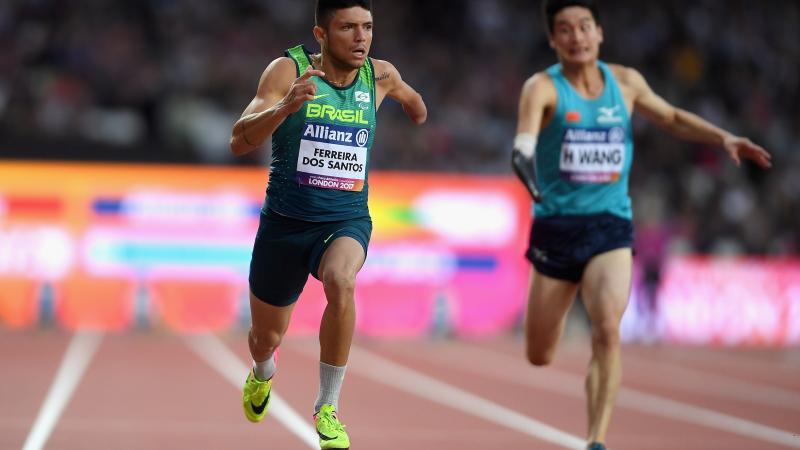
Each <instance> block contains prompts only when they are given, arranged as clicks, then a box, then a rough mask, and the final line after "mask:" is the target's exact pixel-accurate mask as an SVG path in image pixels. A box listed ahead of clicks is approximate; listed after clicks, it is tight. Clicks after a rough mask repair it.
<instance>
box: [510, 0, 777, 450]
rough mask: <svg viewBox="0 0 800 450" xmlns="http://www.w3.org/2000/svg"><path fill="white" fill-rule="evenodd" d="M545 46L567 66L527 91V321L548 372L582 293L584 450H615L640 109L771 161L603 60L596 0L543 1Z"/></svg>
mask: <svg viewBox="0 0 800 450" xmlns="http://www.w3.org/2000/svg"><path fill="white" fill-rule="evenodd" d="M542 6H543V12H544V17H545V18H546V26H547V38H548V40H549V43H550V47H552V48H553V49H554V50H555V52H556V55H557V56H558V60H559V64H557V65H555V66H552V67H550V68H548V69H547V70H545V71H542V72H539V73H537V74H535V75H534V76H532V77H531V78H530V79H528V80H527V81H526V82H525V85H524V86H523V88H522V94H521V96H520V100H519V121H518V124H517V135H516V137H515V138H514V150H513V152H512V167H513V169H514V172H515V173H516V175H517V176H518V177H519V178H520V180H521V181H522V182H523V185H524V186H525V187H526V188H527V189H528V191H529V192H530V194H531V196H532V197H533V199H534V201H535V206H534V218H533V224H532V226H531V236H530V246H529V248H528V252H527V255H526V256H527V257H528V259H529V260H530V261H531V263H532V264H533V269H534V270H533V271H532V272H531V273H532V275H531V282H530V290H529V292H528V307H527V311H526V314H525V317H526V322H525V346H526V353H527V357H528V360H529V361H530V362H531V364H534V365H537V366H542V365H547V364H549V363H550V362H551V361H552V360H553V357H554V355H555V351H556V347H557V345H558V342H559V340H560V338H561V334H562V332H563V330H564V324H565V321H566V316H567V312H568V311H569V310H570V307H571V305H572V303H573V301H574V299H575V296H576V294H577V292H578V290H579V289H580V292H581V299H582V300H583V304H584V306H585V308H586V313H587V315H588V317H589V322H590V324H591V340H592V343H591V348H592V357H591V360H590V362H589V368H588V371H587V378H586V394H587V406H588V408H587V409H588V418H589V429H588V432H587V435H586V436H587V443H586V449H587V450H606V447H605V442H606V432H607V431H608V425H609V423H610V420H611V414H612V411H613V408H614V401H615V398H616V393H617V390H618V389H619V386H620V379H621V371H622V362H621V359H620V355H621V346H620V330H619V324H620V322H621V320H622V315H623V313H624V311H625V308H626V306H627V303H628V295H629V292H630V286H631V278H632V270H633V252H632V247H633V223H632V221H631V217H632V213H631V200H630V198H629V196H628V174H629V173H630V168H631V163H632V162H633V143H632V139H631V126H630V118H629V116H630V114H632V113H634V111H638V112H642V113H643V115H644V116H645V117H646V118H647V119H650V120H651V121H653V122H655V123H656V124H658V125H659V126H661V127H662V128H664V129H665V130H667V131H668V132H671V133H672V134H675V135H677V136H678V137H681V138H684V139H691V140H695V141H699V142H704V143H707V144H714V145H718V146H721V147H723V148H724V149H725V151H726V152H727V153H728V155H729V156H730V157H731V158H732V159H733V160H734V161H735V162H736V163H737V164H738V163H739V162H740V160H741V158H749V159H752V160H754V161H755V162H756V163H758V164H759V165H761V166H762V167H769V165H770V156H769V154H768V153H767V152H766V151H764V149H763V148H761V147H759V146H758V145H755V144H753V143H752V142H751V141H750V140H749V139H747V138H744V137H738V136H734V135H732V134H731V133H729V132H727V131H725V130H722V129H720V128H718V127H716V126H714V125H712V124H710V123H709V122H707V121H706V120H704V119H702V118H700V117H698V116H696V115H694V114H692V113H690V112H688V111H685V110H682V109H679V108H676V107H674V106H672V105H670V104H669V103H667V102H666V101H665V100H664V99H663V98H661V97H659V96H658V95H657V94H655V93H654V92H653V91H652V90H651V89H650V87H649V86H648V84H647V82H646V81H645V79H644V78H643V77H642V75H641V74H639V72H637V71H636V70H634V69H632V68H629V67H623V66H620V65H615V64H605V63H603V62H602V61H600V60H599V49H600V44H601V43H602V42H603V39H604V34H603V29H602V28H601V27H600V24H599V23H598V17H599V8H598V6H597V3H596V2H595V1H594V0H545V1H544V3H543V5H542Z"/></svg>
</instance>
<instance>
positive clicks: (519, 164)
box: [511, 149, 543, 202]
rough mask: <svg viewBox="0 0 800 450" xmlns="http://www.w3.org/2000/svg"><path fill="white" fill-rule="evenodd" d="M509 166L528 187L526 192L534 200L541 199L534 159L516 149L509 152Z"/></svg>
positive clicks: (538, 200)
mask: <svg viewBox="0 0 800 450" xmlns="http://www.w3.org/2000/svg"><path fill="white" fill-rule="evenodd" d="M511 167H512V168H513V169H514V173H515V174H516V175H517V177H518V178H519V179H520V181H522V184H524V185H525V188H526V189H528V192H529V193H530V194H531V197H533V200H534V201H536V202H541V201H542V198H543V197H542V193H541V192H540V191H539V186H538V185H537V184H536V161H534V159H533V158H529V157H527V156H525V155H523V154H522V152H520V151H519V150H517V149H514V151H513V152H512V153H511Z"/></svg>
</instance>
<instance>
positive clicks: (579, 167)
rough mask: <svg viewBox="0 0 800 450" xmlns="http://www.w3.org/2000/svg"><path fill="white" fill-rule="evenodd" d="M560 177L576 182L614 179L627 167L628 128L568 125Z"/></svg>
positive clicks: (597, 182)
mask: <svg viewBox="0 0 800 450" xmlns="http://www.w3.org/2000/svg"><path fill="white" fill-rule="evenodd" d="M559 166H560V168H561V178H563V179H565V180H567V181H571V182H573V183H594V184H600V183H614V182H616V181H618V180H619V179H620V176H621V175H622V171H623V169H624V167H625V130H624V129H622V128H620V127H614V128H597V129H586V128H568V129H567V130H566V132H565V133H564V139H563V144H562V145H561V157H560V162H559Z"/></svg>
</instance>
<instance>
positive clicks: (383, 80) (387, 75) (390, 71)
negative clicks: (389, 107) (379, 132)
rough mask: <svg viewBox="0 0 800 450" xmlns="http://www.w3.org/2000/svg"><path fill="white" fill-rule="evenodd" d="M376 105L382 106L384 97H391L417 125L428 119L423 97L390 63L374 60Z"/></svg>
mask: <svg viewBox="0 0 800 450" xmlns="http://www.w3.org/2000/svg"><path fill="white" fill-rule="evenodd" d="M372 61H373V65H374V67H375V83H376V89H375V91H376V93H377V95H378V99H377V102H376V103H375V104H376V105H378V106H380V104H381V102H382V101H383V99H384V97H387V96H388V97H391V98H393V99H394V100H396V101H397V102H398V103H400V105H402V107H403V111H405V113H406V115H407V116H408V118H409V119H411V121H412V122H414V123H416V124H417V125H421V124H423V123H425V121H426V120H427V119H428V108H427V107H426V106H425V102H424V101H423V100H422V96H421V95H419V93H418V92H417V91H415V90H414V88H412V87H411V86H409V85H408V83H406V82H405V81H403V79H402V78H401V77H400V72H398V71H397V69H396V68H395V67H394V65H392V63H390V62H388V61H381V60H380V59H374V60H372Z"/></svg>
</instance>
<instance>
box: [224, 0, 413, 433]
mask: <svg viewBox="0 0 800 450" xmlns="http://www.w3.org/2000/svg"><path fill="white" fill-rule="evenodd" d="M313 32H314V37H315V39H316V40H317V42H319V44H320V47H321V52H320V53H316V54H312V53H310V52H309V51H308V50H306V49H305V48H304V47H303V46H296V47H293V48H290V49H288V50H287V51H286V56H285V57H282V58H278V59H276V60H274V61H272V63H270V64H269V66H268V67H267V68H266V70H265V71H264V73H263V75H262V76H261V80H260V82H259V85H258V91H257V93H256V95H255V97H254V98H253V100H252V102H251V103H250V105H249V106H248V107H247V108H246V109H245V111H244V113H243V114H242V117H241V118H240V119H239V120H238V121H237V122H236V124H235V125H234V127H233V132H232V135H231V150H232V151H233V153H234V154H236V155H242V154H245V153H248V152H250V151H253V150H255V149H256V148H258V147H260V146H261V145H263V143H264V142H265V141H266V140H267V139H269V138H270V137H271V138H272V165H271V167H270V168H271V171H270V180H269V186H268V188H267V195H266V200H265V201H264V206H263V208H262V212H261V222H260V224H259V228H258V232H257V234H256V239H255V243H254V245H253V256H252V260H251V263H250V311H251V314H252V326H251V328H250V334H249V339H248V341H249V345H250V353H251V355H252V357H253V369H252V370H251V371H250V373H249V374H248V376H247V379H246V381H245V385H244V388H243V393H242V406H243V408H244V413H245V416H246V417H247V419H248V420H250V421H252V422H260V421H261V420H262V419H263V418H264V415H265V414H266V412H267V408H268V406H269V399H270V393H271V389H272V376H273V375H274V374H275V370H276V367H275V363H276V350H277V348H278V346H279V345H280V342H281V339H282V338H283V335H284V334H285V332H286V329H287V327H288V325H289V320H290V318H291V314H292V309H293V308H294V304H295V302H296V301H297V299H298V297H299V296H300V293H301V292H302V290H303V287H304V286H305V283H306V281H307V279H308V275H309V274H311V275H313V276H314V277H316V278H318V279H319V280H321V281H322V284H323V286H324V289H325V296H326V299H327V302H328V304H327V307H326V308H325V312H324V313H323V317H322V324H321V325H320V338H319V339H320V386H319V391H318V395H317V400H316V404H315V405H314V421H315V424H316V428H317V433H318V435H319V443H320V447H321V448H323V449H346V448H349V447H350V439H349V437H348V435H347V433H346V432H345V431H344V426H343V425H342V424H341V422H340V420H339V415H338V401H339V392H340V389H341V386H342V382H343V379H344V374H345V369H346V364H347V359H348V356H349V353H350V343H351V341H352V337H353V331H354V327H355V302H354V297H353V296H354V290H355V279H356V274H357V273H358V271H359V270H360V269H361V266H362V265H363V263H364V260H365V258H366V254H367V246H368V244H369V238H370V234H371V231H372V221H371V220H370V216H369V209H368V206H367V193H368V188H369V182H368V180H369V177H368V167H369V159H370V152H371V149H372V142H373V140H374V138H375V128H376V127H375V120H376V112H377V109H378V107H379V106H380V105H381V102H382V101H383V100H384V98H385V97H387V96H388V97H391V98H392V99H394V100H396V101H398V102H399V103H400V104H401V105H402V106H403V110H404V111H405V112H406V115H408V117H409V118H410V119H411V120H412V121H413V122H415V123H417V124H421V123H423V122H425V120H426V118H427V110H426V108H425V103H424V102H423V101H422V97H421V96H420V95H419V94H418V93H417V92H416V91H414V89H412V88H411V87H410V86H409V85H408V84H406V83H405V82H404V81H403V80H402V78H401V77H400V74H399V73H398V71H397V69H395V67H394V66H393V65H392V64H390V63H388V62H386V61H381V60H376V59H372V58H370V57H369V56H368V55H369V49H370V45H371V43H372V13H371V4H370V1H369V0H318V1H317V6H316V26H315V27H314V30H313Z"/></svg>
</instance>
